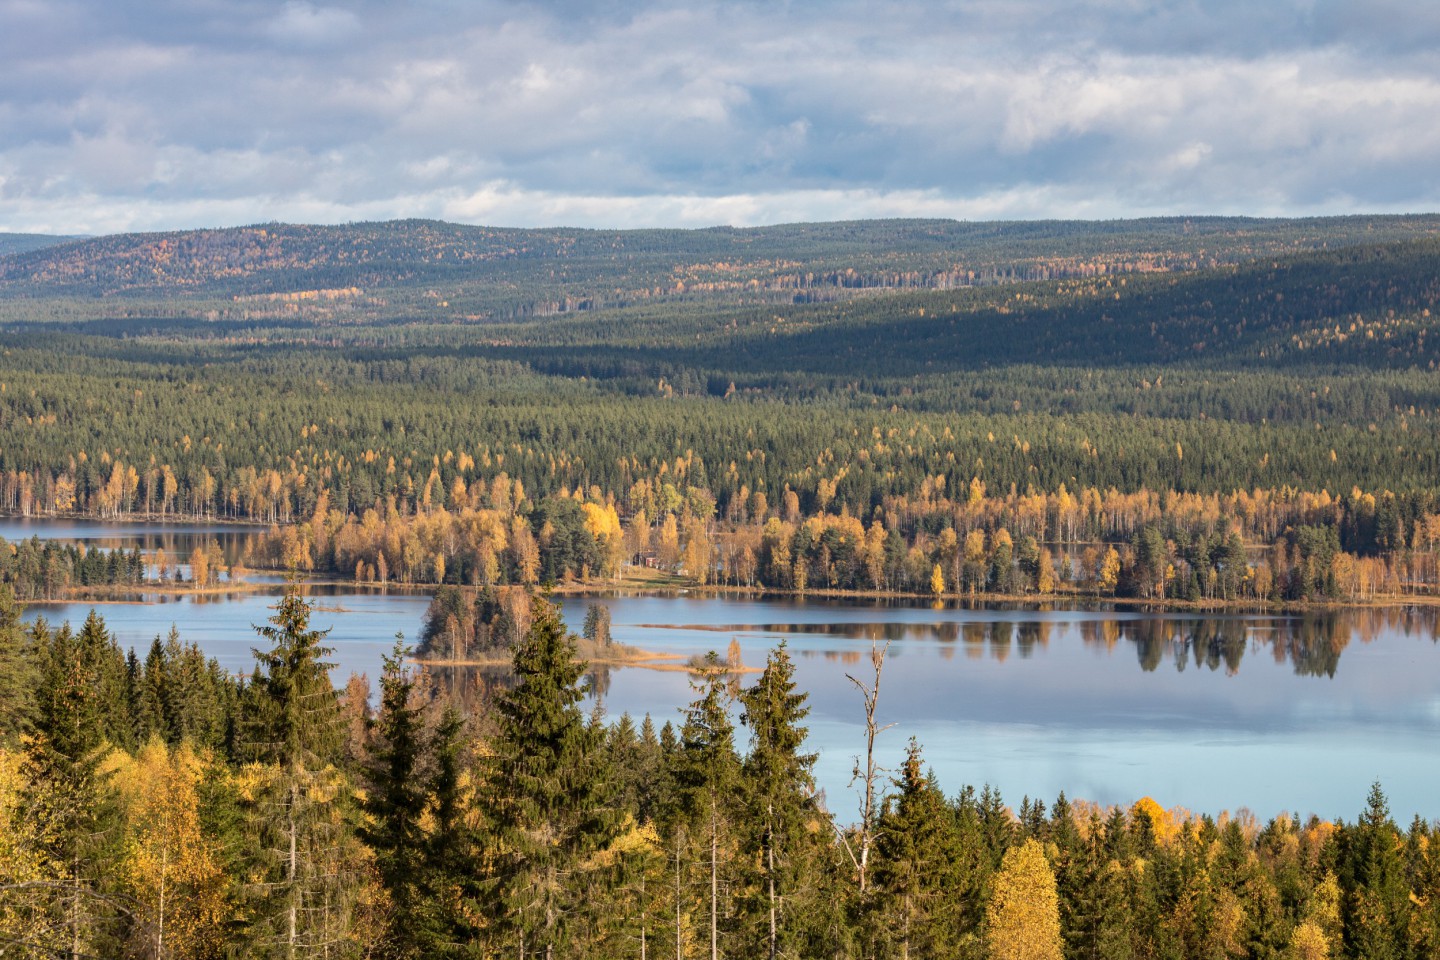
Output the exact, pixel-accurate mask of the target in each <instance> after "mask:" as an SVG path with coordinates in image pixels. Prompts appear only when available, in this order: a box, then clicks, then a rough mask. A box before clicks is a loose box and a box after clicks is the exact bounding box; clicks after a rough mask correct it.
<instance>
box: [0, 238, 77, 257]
mask: <svg viewBox="0 0 1440 960" xmlns="http://www.w3.org/2000/svg"><path fill="white" fill-rule="evenodd" d="M82 239H85V238H84V237H81V236H73V237H65V236H56V235H54V234H49V233H0V257H4V256H8V255H9V254H12V253H29V252H30V251H31V250H43V249H45V248H46V247H53V246H57V245H59V244H62V243H68V242H70V241H71V240H82Z"/></svg>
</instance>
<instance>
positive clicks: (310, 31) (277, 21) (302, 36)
mask: <svg viewBox="0 0 1440 960" xmlns="http://www.w3.org/2000/svg"><path fill="white" fill-rule="evenodd" d="M359 27H360V22H359V19H358V18H357V17H356V16H355V14H354V13H352V12H350V11H349V10H342V9H340V8H339V7H317V6H315V5H314V4H310V3H303V2H293V0H292V2H290V3H287V4H285V7H284V9H282V10H281V11H280V13H279V14H278V15H276V17H275V18H274V19H273V20H271V21H270V23H269V24H268V25H267V27H266V32H267V33H268V34H269V35H270V37H271V38H272V39H273V40H274V41H275V42H276V43H277V44H280V45H282V46H283V45H292V44H293V45H295V46H301V47H319V46H327V45H330V44H336V43H343V42H345V41H346V40H348V39H349V38H351V37H353V36H354V35H355V34H356V32H357V31H358V30H359Z"/></svg>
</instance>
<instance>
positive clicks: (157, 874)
mask: <svg viewBox="0 0 1440 960" xmlns="http://www.w3.org/2000/svg"><path fill="white" fill-rule="evenodd" d="M206 767H207V764H206V763H205V761H204V760H202V759H201V758H200V757H199V756H197V755H196V753H195V752H194V751H193V750H192V749H191V748H190V746H189V745H188V744H187V745H182V746H179V747H176V748H175V749H174V750H171V749H169V748H167V747H166V746H165V744H164V743H163V742H161V741H159V740H152V741H151V742H150V743H149V744H148V745H147V746H145V747H144V748H143V749H141V751H140V753H139V754H138V755H136V756H131V755H130V754H128V753H126V752H124V751H119V750H117V751H116V752H115V753H113V754H111V756H110V757H109V759H108V760H107V761H106V764H105V771H106V773H107V774H108V776H109V782H110V786H111V789H112V790H113V791H114V794H115V796H116V798H117V800H118V801H119V806H120V809H121V815H122V822H123V828H122V829H123V843H122V850H123V853H122V860H121V867H120V879H121V882H122V883H123V884H124V885H125V887H126V890H127V892H128V894H129V896H130V897H132V898H133V899H134V901H135V902H136V903H137V904H138V905H139V909H140V912H141V913H142V916H143V921H144V922H142V923H140V924H138V925H137V930H139V931H141V932H140V933H139V934H138V936H142V937H143V938H144V939H145V941H146V942H145V948H144V952H145V953H146V954H148V955H150V956H156V957H169V956H174V957H219V956H221V954H222V952H223V947H224V920H225V919H226V914H227V912H228V910H229V903H228V898H227V880H226V877H225V874H224V871H223V870H222V869H221V867H220V864H219V863H218V860H217V858H216V856H215V852H214V849H213V846H212V844H211V842H210V841H209V840H208V839H207V838H206V837H205V835H204V833H203V832H202V831H201V828H200V797H199V787H200V783H201V781H202V780H203V779H204V777H205V776H206Z"/></svg>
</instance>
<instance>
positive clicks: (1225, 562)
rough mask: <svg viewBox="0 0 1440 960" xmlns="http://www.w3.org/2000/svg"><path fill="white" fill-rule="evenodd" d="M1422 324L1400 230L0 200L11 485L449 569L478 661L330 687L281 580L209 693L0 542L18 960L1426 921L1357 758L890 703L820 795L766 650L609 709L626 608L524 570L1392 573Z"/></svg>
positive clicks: (3, 948)
mask: <svg viewBox="0 0 1440 960" xmlns="http://www.w3.org/2000/svg"><path fill="white" fill-rule="evenodd" d="M1437 310H1440V219H1437V218H1435V217H1354V218H1330V219H1318V220H1250V219H1244V218H1174V219H1156V220H1143V221H1117V222H1113V223H1079V222H1048V223H1015V224H1004V223H997V224H964V223H954V222H948V221H875V222H861V223H849V224H801V225H791V226H786V227H773V228H757V229H753V230H731V229H717V230H705V231H633V232H624V231H620V232H616V231H609V232H606V231H577V230H569V231H567V230H495V229H488V228H478V227H462V226H456V225H451V224H443V223H434V222H421V221H405V222H395V223H381V224H352V225H347V226H341V227H305V226H293V225H283V224H268V225H261V226H255V227H250V228H243V229H233V230H206V231H189V232H185V233H173V234H145V235H140V234H135V235H123V236H116V237H101V238H88V239H87V238H62V237H27V236H14V235H5V236H0V513H3V514H6V515H12V516H22V517H86V518H95V519H103V520H133V521H146V520H152V521H153V520H172V519H173V520H182V519H203V520H211V521H237V522H239V521H243V522H249V523H254V524H258V525H263V527H264V533H263V534H262V535H260V536H259V538H258V540H257V543H256V545H255V547H254V549H253V551H252V553H251V554H250V555H249V556H247V557H246V558H245V560H244V563H245V565H247V566H249V567H252V568H273V569H283V570H289V571H292V572H293V574H294V575H296V576H305V575H310V576H323V577H327V578H343V579H346V580H351V579H353V580H355V581H359V582H363V583H367V584H373V583H391V582H395V583H405V584H421V585H433V586H434V587H435V588H436V595H435V602H434V603H433V604H432V607H431V615H430V616H429V617H428V618H427V622H426V624H425V625H424V629H423V631H422V634H421V637H420V644H421V649H420V651H419V652H420V654H421V655H422V656H433V657H436V658H437V659H438V658H443V657H450V658H453V659H466V658H473V657H476V656H479V655H482V654H483V655H484V656H486V657H490V656H494V657H496V658H500V659H504V660H505V661H507V662H509V663H510V668H509V671H508V672H506V673H505V674H504V676H503V677H501V678H498V679H497V680H496V681H495V682H494V684H493V688H491V689H488V690H487V691H486V695H485V696H484V697H481V698H479V699H478V700H476V699H474V698H471V699H469V700H467V701H466V702H463V703H462V702H460V701H459V700H457V699H453V698H451V697H449V696H446V695H445V694H444V693H443V692H442V691H440V690H439V689H438V688H437V687H436V685H435V683H434V682H433V680H432V679H431V678H430V675H429V674H427V673H426V672H425V671H424V669H422V668H423V661H422V662H420V663H417V662H416V660H415V659H414V657H413V654H414V651H411V650H409V649H408V648H406V647H404V646H403V645H401V644H399V643H397V645H396V647H395V649H394V651H393V653H392V655H391V656H390V658H388V659H387V661H386V668H385V671H384V674H383V676H382V677H381V678H380V682H379V684H378V688H377V689H375V690H373V691H372V690H370V689H368V687H367V686H366V685H365V684H363V683H358V682H356V683H351V684H349V685H348V686H345V687H343V689H340V690H337V688H336V684H337V683H339V682H342V681H343V678H340V677H334V676H332V675H331V673H330V671H329V669H328V667H327V660H326V657H327V655H328V650H327V648H326V642H327V640H326V636H325V634H324V632H323V631H321V630H318V629H316V628H315V627H314V626H312V623H311V614H312V609H311V606H310V603H309V602H308V601H307V600H306V599H305V598H304V597H303V596H302V595H300V594H299V593H298V592H296V591H294V590H290V591H287V592H286V594H285V596H284V598H283V599H282V600H281V601H280V602H279V603H278V605H277V606H276V608H275V609H274V611H273V616H272V618H271V619H270V620H269V621H268V622H267V623H265V624H262V625H261V626H260V628H259V630H258V632H257V636H256V640H255V664H254V667H253V669H252V670H249V671H247V672H246V673H244V674H243V675H242V676H238V677H237V676H234V675H232V674H230V673H227V672H226V671H225V670H223V669H222V668H221V667H220V666H219V664H218V663H217V662H215V661H214V660H211V659H209V658H207V656H206V655H205V653H204V652H203V651H202V649H201V646H200V645H199V643H198V642H197V641H198V640H199V639H201V638H194V637H182V636H178V635H175V634H173V633H172V635H171V636H169V637H168V638H157V639H156V640H155V642H154V643H153V644H152V645H151V646H150V647H149V649H148V650H126V649H124V648H123V647H122V646H121V645H120V644H118V643H117V642H116V641H115V639H114V637H113V636H112V634H111V633H110V631H109V630H108V629H107V627H106V625H105V622H104V620H103V618H102V617H101V616H100V615H98V614H92V616H91V617H90V618H89V619H87V620H86V621H85V622H84V623H83V624H82V625H80V626H74V625H71V624H59V625H57V624H51V623H47V622H45V621H44V620H43V619H41V620H38V621H36V622H34V623H33V625H27V624H25V623H24V622H22V620H21V619H20V609H19V606H18V604H19V603H20V602H24V601H37V600H43V599H49V598H56V597H64V596H72V595H84V591H87V590H88V591H95V590H100V589H104V590H117V589H121V588H134V587H136V586H137V585H140V584H143V583H145V582H146V578H147V575H150V574H147V565H148V566H149V567H154V566H156V558H154V557H142V556H140V555H139V553H138V552H136V551H119V550H111V551H105V550H86V549H81V548H76V547H65V546H63V545H58V544H55V543H53V542H50V543H45V542H41V541H39V540H30V541H21V542H17V543H14V544H0V820H3V823H0V941H3V942H0V954H3V955H16V956H25V957H61V956H64V957H71V958H76V960H78V958H88V957H136V958H155V960H161V958H171V957H175V958H180V957H197V958H200V957H205V958H208V957H228V956H247V957H249V956H256V957H269V956H274V957H285V958H295V957H333V958H350V957H355V958H359V957H394V958H400V957H417V958H418V957H432V956H437V957H442V956H455V957H507V956H508V957H520V958H526V957H544V958H547V960H553V958H559V957H577V958H579V957H587V958H588V957H594V958H607V957H616V958H619V957H639V958H642V960H648V958H652V957H661V958H676V960H679V958H684V957H711V958H712V960H718V958H719V957H722V956H723V957H733V958H739V957H771V958H777V957H806V958H808V957H816V958H819V957H837V958H840V957H844V958H880V957H886V958H907V960H908V958H910V957H915V958H924V957H956V958H974V960H985V958H995V960H1000V958H1006V960H1008V958H1016V960H1020V958H1026V960H1030V958H1035V960H1039V958H1044V960H1051V958H1055V960H1060V958H1064V960H1080V958H1083V960H1099V958H1106V960H1149V958H1156V960H1159V958H1177V960H1179V958H1223V957H1254V958H1265V960H1270V958H1273V960H1300V958H1304V960H1318V958H1355V960H1422V958H1425V960H1429V958H1434V957H1437V956H1440V848H1437V847H1436V846H1435V845H1434V844H1433V843H1432V842H1431V841H1432V837H1433V836H1434V835H1435V833H1436V830H1437V829H1440V826H1437V825H1436V824H1435V823H1432V822H1428V821H1426V820H1425V819H1424V818H1423V817H1416V818H1415V819H1414V820H1413V821H1412V822H1410V823H1408V824H1397V823H1396V822H1395V821H1394V819H1393V818H1392V816H1391V813H1390V811H1389V809H1388V807H1387V801H1386V798H1385V795H1384V792H1383V789H1382V785H1380V784H1376V785H1373V786H1371V785H1369V784H1364V783H1357V784H1356V785H1355V810H1356V813H1355V819H1354V820H1353V821H1343V820H1342V821H1335V822H1330V821H1322V820H1320V819H1319V818H1316V817H1309V818H1308V819H1302V817H1301V816H1300V815H1299V814H1298V813H1297V814H1293V815H1280V816H1276V817H1274V818H1273V819H1269V820H1267V821H1265V822H1260V821H1257V820H1256V819H1255V818H1254V817H1252V816H1250V815H1248V814H1245V813H1244V812H1240V813H1234V814H1231V813H1224V812H1221V811H1200V812H1195V813H1191V812H1189V811H1185V810H1181V809H1170V810H1166V809H1163V808H1162V807H1161V806H1160V805H1159V804H1158V803H1156V802H1154V801H1153V800H1149V799H1142V800H1139V801H1138V802H1136V803H1134V804H1133V805H1132V806H1127V807H1104V808H1102V807H1099V806H1096V805H1094V804H1091V803H1088V802H1086V800H1085V799H1084V798H1081V797H1072V798H1067V797H1066V796H1064V795H1061V796H1057V797H1045V798H1029V797H1025V798H1015V797H1002V796H1001V795H1000V794H999V793H998V792H997V791H996V790H994V789H993V788H990V787H983V786H979V785H975V786H969V785H966V784H962V783H941V782H938V781H937V780H936V779H935V778H934V777H933V776H931V775H930V773H929V770H928V768H927V766H926V763H925V755H924V746H925V745H924V744H920V743H912V744H911V747H910V749H909V751H908V753H907V755H906V759H905V761H904V763H903V764H902V765H901V766H900V767H899V768H898V769H894V770H890V771H877V770H876V769H875V768H874V767H873V766H872V765H870V764H868V763H866V762H864V761H865V757H864V756H863V755H862V760H861V761H860V762H857V768H858V771H857V772H858V777H859V781H858V785H859V787H860V792H861V794H862V796H863V797H864V798H865V799H864V801H863V802H862V805H861V808H860V810H859V813H858V815H852V814H850V813H848V812H845V811H843V810H842V811H841V812H839V813H838V814H837V812H836V806H837V805H836V804H834V800H835V798H826V797H824V796H823V795H821V794H819V793H817V791H816V788H815V783H814V779H813V776H812V766H813V763H814V756H813V755H812V754H811V753H809V752H807V746H806V736H805V726H806V700H807V698H806V692H805V691H804V690H801V689H798V688H797V687H796V685H795V684H794V681H793V672H792V664H791V662H790V660H789V656H788V654H787V651H786V649H785V647H784V646H783V645H782V646H780V647H778V648H777V649H775V650H774V651H773V652H772V653H771V655H770V657H769V659H768V661H767V663H766V664H765V667H764V669H763V671H761V672H756V673H740V672H737V671H733V670H731V669H729V668H728V664H727V662H726V661H724V660H722V659H720V658H718V657H713V658H712V659H710V660H709V661H707V662H704V663H699V664H695V665H694V669H693V671H692V674H691V676H692V692H693V701H692V702H691V703H690V704H689V706H688V708H686V709H685V710H684V711H683V713H682V714H680V715H679V716H680V719H679V720H670V721H666V719H665V718H648V717H646V718H630V717H622V718H619V719H618V720H615V719H614V718H611V720H610V721H609V722H602V721H601V719H600V718H598V717H594V716H590V715H587V714H586V713H585V712H584V711H583V709H582V701H583V698H584V690H583V687H584V683H585V681H584V679H583V678H584V668H583V665H582V664H581V663H580V662H579V659H578V652H579V649H580V647H581V646H582V645H583V646H584V648H585V649H586V650H592V649H594V647H595V645H596V644H597V643H603V642H604V641H605V639H606V638H608V623H605V622H602V621H603V618H600V617H597V618H596V622H594V623H587V624H586V625H585V628H584V631H583V633H584V637H583V638H579V637H576V636H574V635H573V634H572V633H571V632H570V629H569V628H567V626H566V625H565V624H564V623H562V622H561V621H560V618H559V615H558V612H557V610H556V608H555V607H554V606H553V604H552V603H551V602H550V601H549V599H548V598H547V593H546V590H545V587H546V586H548V585H557V586H564V587H565V588H567V589H584V588H586V587H594V586H598V585H604V584H609V583H614V582H617V581H622V580H628V581H630V582H635V581H639V582H645V583H651V584H664V585H671V586H675V585H681V586H686V587H706V588H714V589H717V590H721V589H723V590H746V591H776V592H785V593H791V594H805V593H810V592H819V591H835V592H858V591H865V592H873V593H882V594H891V593H895V594H910V595H923V596H927V597H932V596H933V597H942V598H958V597H964V598H973V599H976V600H985V599H987V598H988V599H997V598H1004V599H1007V600H1011V601H1013V600H1016V599H1019V600H1025V599H1027V598H1029V599H1036V598H1044V599H1047V600H1054V599H1055V598H1062V599H1063V598H1067V597H1071V598H1084V599H1086V600H1087V601H1107V602H1108V601H1111V600H1113V599H1116V598H1120V599H1124V600H1127V601H1132V602H1141V603H1147V604H1174V603H1186V604H1195V605H1208V606H1217V607H1218V606H1221V605H1248V606H1266V607H1270V606H1272V605H1282V604H1296V605H1301V604H1316V603H1340V602H1344V603H1394V602H1404V603H1417V602H1426V601H1427V600H1428V598H1431V597H1433V595H1434V594H1435V592H1436V590H1437V588H1440V380H1437V377H1436V373H1435V365H1436V361H1437V359H1440V331H1437V330H1435V329H1433V328H1434V326H1435V325H1436V323H1437V317H1436V316H1434V314H1435V312H1436V311H1437ZM175 559H177V560H184V559H187V558H175ZM188 561H189V562H188V571H189V572H188V576H189V578H190V580H191V583H192V585H193V586H194V587H196V588H203V587H205V586H206V585H207V584H209V583H211V582H213V581H215V580H217V579H218V578H219V575H220V572H221V571H220V566H221V564H220V560H219V558H218V557H217V556H212V555H210V554H209V553H207V552H205V551H203V550H199V551H197V553H196V555H195V556H192V557H190V558H188ZM160 566H162V567H163V564H160ZM229 574H230V575H231V576H232V577H233V576H234V575H235V570H234V569H233V568H232V569H231V570H230V571H229ZM647 578H648V579H647ZM883 664H884V659H883V656H879V655H878V654H877V657H876V658H875V659H874V660H873V662H872V663H871V664H870V667H871V668H872V672H870V673H869V674H864V673H863V672H862V674H861V676H860V677H859V678H858V679H857V680H856V683H857V686H859V687H860V688H861V691H862V692H863V693H864V697H863V698H857V710H860V709H861V705H860V703H859V701H860V700H862V699H863V701H864V703H865V704H867V705H870V706H871V707H872V708H873V704H874V702H875V701H877V700H878V701H881V702H883V701H884V698H885V697H888V696H902V695H903V691H899V690H895V691H891V690H890V689H888V688H883V687H882V684H881V680H882V676H883ZM872 712H873V711H872ZM867 718H868V719H870V720H872V721H873V716H871V715H867ZM874 726H875V725H874V723H873V722H872V723H871V727H872V729H873V728H874ZM1367 788H1368V789H1369V793H1368V796H1367V793H1366V791H1367Z"/></svg>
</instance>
